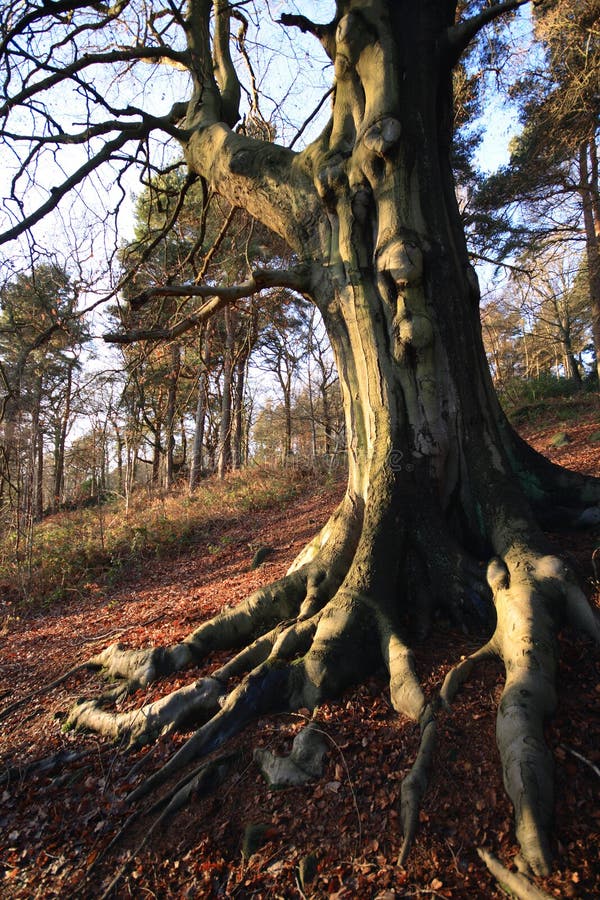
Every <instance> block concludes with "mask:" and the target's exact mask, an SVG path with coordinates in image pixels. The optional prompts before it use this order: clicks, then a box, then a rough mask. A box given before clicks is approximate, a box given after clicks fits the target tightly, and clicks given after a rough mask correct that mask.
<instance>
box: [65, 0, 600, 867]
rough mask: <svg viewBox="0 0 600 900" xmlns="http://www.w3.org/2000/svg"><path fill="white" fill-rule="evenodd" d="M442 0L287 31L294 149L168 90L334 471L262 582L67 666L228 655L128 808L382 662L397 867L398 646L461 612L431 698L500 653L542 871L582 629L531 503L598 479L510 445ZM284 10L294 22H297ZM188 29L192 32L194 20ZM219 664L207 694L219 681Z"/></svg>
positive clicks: (507, 748) (98, 722) (411, 694)
mask: <svg viewBox="0 0 600 900" xmlns="http://www.w3.org/2000/svg"><path fill="white" fill-rule="evenodd" d="M453 14H454V5H453V4H445V3H440V2H433V0H427V2H425V0H424V2H421V3H414V2H410V3H409V2H408V0H400V2H395V0H394V2H392V0H369V2H367V0H354V2H352V3H350V4H347V3H341V2H340V3H339V4H338V15H337V18H336V20H335V22H334V23H333V25H332V26H331V27H323V28H320V29H318V28H314V27H313V28H312V29H311V30H313V31H314V33H315V34H317V35H318V36H320V38H321V40H322V43H323V45H324V47H325V49H326V50H327V52H328V53H329V54H330V56H331V58H332V60H333V63H334V71H335V77H336V82H335V94H334V103H333V112H332V119H331V121H330V123H329V125H328V127H327V128H326V129H325V131H324V132H323V134H322V135H321V137H320V138H319V139H318V140H317V141H316V142H315V143H314V144H312V145H311V146H309V147H308V148H307V149H306V150H305V151H303V152H302V153H299V154H295V153H293V152H291V151H289V150H286V149H284V148H281V147H278V146H277V145H274V144H268V145H266V144H264V145H263V144H261V143H260V142H259V141H253V140H251V139H248V138H246V137H245V136H243V135H241V134H238V133H236V132H234V131H232V130H230V128H229V127H227V126H226V125H225V124H223V123H219V122H217V121H216V120H215V119H214V117H213V118H211V115H212V114H210V115H209V112H208V111H207V110H209V107H210V104H208V102H203V103H200V101H199V99H198V98H199V96H200V94H201V91H198V92H197V95H196V97H195V100H194V102H192V103H191V104H190V107H189V113H188V118H187V120H186V122H185V124H186V126H187V127H188V128H189V129H190V132H191V136H189V138H188V139H186V142H185V151H186V155H187V159H188V163H189V165H190V167H191V169H192V170H193V171H195V172H197V173H198V174H200V175H202V176H203V177H204V178H206V179H207V181H208V182H209V183H210V184H211V186H212V187H213V188H214V189H215V190H216V191H218V192H219V193H221V194H223V195H224V196H225V197H226V198H227V199H228V200H229V201H230V202H231V203H233V204H235V205H239V206H242V207H244V208H245V209H247V210H248V211H249V212H251V213H252V214H253V215H255V216H256V217H257V218H258V219H260V220H261V221H262V222H264V223H265V224H266V225H268V226H269V227H271V228H272V229H274V230H275V231H276V232H277V233H278V234H279V235H280V236H282V237H283V238H285V239H286V240H287V242H288V243H289V244H290V246H291V248H292V250H293V251H294V252H295V254H296V256H297V258H298V260H299V266H298V269H297V270H296V273H297V274H298V273H300V274H298V278H299V279H300V280H301V289H302V292H303V294H304V295H305V296H306V297H308V298H310V299H311V300H312V301H313V302H314V303H315V304H316V305H317V306H318V307H319V309H320V311H321V314H322V316H323V320H324V322H325V326H326V328H327V332H328V334H329V338H330V341H331V345H332V348H333V351H334V354H335V358H336V363H337V368H338V374H339V379H340V385H341V390H342V396H343V401H344V410H345V420H346V434H347V444H348V467H349V473H348V486H347V491H346V496H345V498H344V500H343V502H342V503H341V505H340V507H339V508H338V510H337V511H336V512H335V514H334V515H333V516H332V517H331V519H330V521H329V522H328V523H327V524H326V525H325V527H324V528H323V529H322V530H321V532H320V533H319V534H318V535H317V536H316V537H315V538H314V539H313V541H311V542H310V544H309V545H308V546H307V547H306V548H305V549H304V550H303V551H302V552H301V553H300V555H299V556H298V557H297V559H296V560H295V561H294V563H293V564H292V567H291V569H290V571H289V572H288V575H287V577H286V578H284V579H282V580H281V581H280V582H277V583H275V584H273V585H269V586H268V587H266V588H264V589H262V590H260V591H257V592H256V593H255V594H253V595H252V596H251V597H250V598H248V600H246V601H244V602H242V603H241V604H239V605H238V606H237V607H236V608H235V609H233V610H225V611H224V612H222V613H221V614H220V615H218V616H216V617H215V618H214V619H211V620H209V621H208V622H204V623H202V624H201V625H200V626H199V627H198V628H197V629H196V630H195V631H194V632H193V633H192V634H190V635H189V636H188V637H187V638H186V639H185V640H184V641H183V642H181V643H180V644H177V645H174V646H172V647H168V648H159V649H157V650H154V651H148V650H138V651H131V652H127V651H124V650H123V649H122V648H120V647H119V646H118V645H114V646H113V647H110V648H108V649H107V650H106V651H104V652H103V653H102V654H100V655H99V656H97V657H95V658H94V659H93V660H92V661H91V664H92V665H95V666H102V667H104V668H105V669H106V670H107V671H108V673H109V674H112V675H115V676H121V677H124V678H126V679H127V682H128V686H129V687H130V688H132V687H139V686H140V685H145V684H147V683H148V682H149V681H151V680H153V679H154V678H156V677H157V676H158V675H159V674H160V673H163V672H169V671H172V670H174V669H179V668H182V667H184V666H186V665H189V664H192V663H195V662H197V661H199V660H200V659H201V658H203V657H204V656H205V655H206V654H207V653H209V652H211V651H213V650H218V649H223V648H231V647H235V646H236V647H238V648H239V647H242V649H241V650H240V652H239V653H238V654H237V655H236V656H234V657H233V659H232V660H230V661H229V662H228V663H226V664H225V665H224V666H222V667H221V668H220V669H219V670H217V671H216V672H214V673H213V677H212V678H210V679H205V681H204V683H200V682H198V683H196V684H195V686H194V689H193V690H191V693H192V694H193V696H194V700H193V703H194V709H197V704H205V709H206V710H207V712H208V714H209V715H210V718H209V721H208V722H207V723H206V724H205V725H203V726H202V727H200V728H199V729H198V731H197V732H196V733H195V734H194V736H193V737H192V738H190V739H189V741H188V742H187V743H186V744H184V745H183V746H182V748H181V749H180V750H179V751H178V753H177V754H176V755H175V756H174V757H173V758H172V759H171V760H170V762H169V763H168V764H167V765H165V766H164V767H163V768H162V769H161V770H160V771H159V772H158V773H157V774H156V775H155V776H153V777H151V778H150V779H148V781H147V782H145V783H144V785H143V786H142V787H140V788H139V789H137V790H136V791H135V792H134V794H133V795H132V799H135V800H137V799H139V797H141V796H142V795H143V794H144V793H146V792H147V791H148V790H150V789H153V788H155V787H156V786H157V785H158V784H159V783H161V781H162V780H164V779H165V778H167V777H170V776H171V775H172V774H173V773H174V772H176V771H177V770H178V769H179V768H180V767H181V766H183V765H185V764H187V763H188V762H189V761H190V760H191V759H193V758H194V757H196V756H201V755H204V754H205V753H209V752H211V751H212V750H214V749H215V748H216V747H217V746H219V744H220V743H222V742H223V741H225V740H227V738H228V737H230V736H231V735H232V734H234V733H235V732H236V731H237V730H239V729H240V728H242V727H243V726H244V724H245V723H246V722H247V721H248V720H249V718H251V717H252V716H257V715H261V714H262V713H264V712H267V711H269V710H282V709H298V708H299V707H303V706H307V707H309V708H311V707H314V706H315V705H317V704H318V703H319V702H320V700H321V699H322V698H323V697H326V696H331V695H336V694H339V692H340V691H341V690H343V689H344V688H345V687H346V686H347V685H348V684H351V683H353V682H356V681H357V680H358V679H360V678H362V677H363V676H364V675H365V674H366V673H367V672H369V671H372V670H373V669H375V668H376V667H377V666H380V665H383V666H385V667H386V668H387V671H388V673H389V682H390V694H391V700H392V704H393V706H394V708H395V709H397V710H398V711H400V712H402V713H403V714H405V715H407V716H409V717H410V718H412V719H413V720H415V721H416V722H418V724H419V728H420V731H421V749H420V751H419V754H418V756H417V759H416V761H415V765H414V768H413V771H412V772H411V774H410V775H409V776H408V778H407V779H406V780H405V783H404V787H403V797H402V824H403V828H404V835H405V837H404V847H403V850H402V853H401V859H402V860H404V858H405V854H406V850H407V848H408V846H409V845H410V842H411V840H412V837H413V835H414V830H415V828H416V823H417V821H418V803H419V799H420V796H421V794H422V792H423V790H424V786H425V783H426V769H427V765H428V763H429V760H430V759H431V757H432V752H433V746H434V740H435V732H436V723H435V716H436V703H435V702H432V703H428V702H427V701H426V699H425V696H424V693H423V690H422V688H421V686H420V684H419V681H418V678H417V676H416V674H415V669H414V664H413V659H412V653H411V650H410V640H411V639H412V637H413V636H414V635H415V634H421V635H425V634H427V633H428V631H429V629H430V627H431V625H432V620H433V615H434V613H435V612H436V611H438V610H441V609H445V610H446V611H447V612H448V613H449V614H450V615H452V616H453V617H454V618H456V619H459V620H462V621H465V620H468V619H469V618H472V616H473V611H474V610H478V609H480V608H481V609H483V610H484V611H485V612H486V613H487V614H488V615H489V618H490V620H491V621H494V620H495V622H496V627H495V630H494V634H493V636H492V637H491V639H490V641H489V642H488V643H487V644H486V645H485V647H483V648H482V649H481V650H480V651H479V652H478V653H476V654H474V656H473V657H472V658H470V659H469V660H464V661H463V662H461V663H459V664H458V665H457V667H456V668H455V669H454V670H452V671H451V672H450V673H449V676H448V679H447V683H446V684H445V686H444V690H443V694H442V698H443V699H444V700H445V702H450V700H451V699H452V696H453V694H454V693H455V691H456V689H457V688H458V686H459V685H460V683H461V682H462V681H463V680H464V678H465V677H466V676H467V675H468V671H469V669H470V668H471V667H472V665H473V664H474V663H475V662H476V661H477V660H478V659H480V658H483V657H484V656H487V655H494V656H497V657H498V658H499V659H500V660H502V662H503V663H504V665H505V668H506V686H505V690H504V693H503V697H502V701H501V703H500V706H499V709H498V718H497V741H498V746H499V750H500V754H501V759H502V767H503V773H504V781H505V785H506V789H507V792H508V794H509V796H510V798H511V800H512V802H513V805H514V808H515V821H516V831H517V838H518V840H519V843H520V845H521V849H522V852H523V855H524V856H525V858H526V860H527V861H528V862H529V864H530V866H531V867H532V868H533V869H534V870H535V871H536V872H538V873H542V874H543V873H546V872H547V871H548V867H549V859H550V852H549V843H548V829H549V821H550V813H551V808H552V762H551V758H550V755H549V753H548V750H547V748H546V746H545V743H544V739H543V720H544V717H545V716H546V715H548V714H550V713H551V712H552V709H553V705H554V699H555V698H554V680H555V671H556V633H557V629H558V627H559V623H560V622H561V621H562V620H563V618H565V617H567V618H570V620H571V621H573V622H578V623H579V624H582V625H583V626H584V627H585V628H586V629H587V631H588V632H589V633H590V634H591V635H593V636H594V637H595V638H596V639H597V640H598V637H599V633H600V632H599V629H598V626H597V624H596V622H595V620H594V618H593V616H592V615H591V612H590V611H589V608H588V607H587V606H586V604H585V600H584V598H583V595H582V594H581V592H580V591H579V590H578V589H577V588H576V587H575V585H574V583H573V580H572V577H571V575H570V573H569V572H568V570H567V569H566V567H565V566H564V565H563V564H562V562H561V561H560V560H559V559H557V558H556V557H554V556H552V555H551V553H550V552H549V549H548V545H547V543H546V539H545V537H544V535H543V533H542V531H541V530H540V528H539V526H538V524H537V522H536V518H535V512H536V511H538V510H543V509H544V506H545V504H547V503H556V502H557V501H558V502H562V503H565V504H566V505H573V506H576V505H577V503H579V504H583V503H584V502H586V501H592V502H596V501H598V500H600V486H599V484H598V483H597V482H587V481H586V480H585V479H581V478H578V477H577V476H573V475H569V474H568V473H562V472H561V470H558V469H557V468H556V467H554V466H552V465H551V464H550V463H548V462H547V461H544V460H542V459H541V458H540V457H538V456H537V454H535V453H534V452H533V451H532V450H531V449H529V448H527V446H526V445H524V444H523V442H521V441H520V440H519V439H518V437H517V436H516V435H515V434H514V432H513V431H512V429H511V428H510V426H509V424H508V422H507V420H506V418H505V416H504V415H503V413H502V411H501V409H500V406H499V404H498V401H497V399H496V396H495V394H494V391H493V387H492V383H491V378H490V374H489V370H488V367H487V360H486V356H485V352H484V348H483V341H482V335H481V325H480V320H479V289H478V284H477V278H476V276H475V273H474V271H473V269H472V267H471V265H470V263H469V260H468V256H467V250H466V245H465V241H464V236H463V232H462V226H461V222H460V216H459V211H458V206H457V202H456V197H455V192H454V184H453V177H452V171H451V166H450V149H451V125H452V120H453V116H452V94H451V67H452V63H453V61H454V59H455V57H456V53H457V42H458V44H460V41H461V39H462V38H461V35H462V34H463V32H461V31H460V30H459V31H458V32H453V31H452V30H450V31H448V26H450V25H451V22H452V17H453ZM222 21H225V19H223V20H222ZM284 21H286V22H287V23H288V24H291V25H298V26H299V27H303V28H305V27H307V25H306V20H304V19H302V17H299V18H297V17H284ZM468 36H469V31H468V30H467V32H466V35H465V36H464V41H466V40H468ZM195 40H196V41H197V42H198V46H201V44H202V41H205V42H206V43H208V41H209V32H208V26H207V25H206V27H205V28H204V30H203V29H202V28H201V27H199V28H198V33H197V34H196V35H195ZM221 49H222V48H221ZM458 49H460V47H458ZM225 71H227V66H225ZM198 77H199V76H198ZM225 83H227V78H226V76H225V74H223V73H221V75H220V81H219V84H221V85H223V84H225ZM211 97H212V100H214V96H213V95H211ZM212 100H211V102H212ZM215 102H216V101H215ZM210 108H212V107H210ZM228 390H229V385H227V391H228ZM225 391H226V387H225V386H224V392H225ZM490 558H491V561H490V564H489V566H488V574H487V579H486V580H484V579H483V578H482V576H481V575H480V571H481V563H482V562H483V561H484V560H486V561H487V560H490ZM492 597H493V600H494V603H495V610H494V609H493V608H492ZM243 673H248V674H247V675H246V677H245V678H243V679H242V680H241V682H240V683H239V684H238V686H237V687H235V688H234V690H232V691H231V693H230V694H229V695H228V696H227V697H226V698H225V697H224V694H225V685H226V683H227V681H228V679H229V678H231V677H233V676H234V675H235V676H239V675H240V674H243ZM186 690H188V691H190V689H189V688H186ZM186 696H188V695H187V694H186ZM170 702H171V701H170ZM190 702H191V701H190ZM144 709H145V712H144V714H143V715H141V716H140V717H138V719H137V720H136V722H135V723H132V721H131V714H130V713H125V714H109V713H107V712H106V711H105V710H104V709H102V708H100V707H99V706H98V705H97V704H90V703H89V702H88V703H84V704H81V705H80V706H79V707H76V708H75V709H74V711H73V713H72V721H74V722H76V723H79V724H82V723H83V724H88V725H91V726H92V727H96V728H98V729H100V730H107V731H108V732H109V733H118V734H121V733H122V734H128V735H129V736H130V737H131V739H132V740H136V741H137V740H141V739H144V740H148V739H150V737H153V736H155V734H156V733H157V731H160V730H161V729H162V728H164V727H165V721H164V718H163V712H162V709H163V708H162V707H161V710H157V709H155V708H152V709H149V708H144ZM120 715H121V716H123V715H124V716H125V717H126V718H120V717H119V716H120ZM107 717H108V718H107ZM173 721H174V720H173Z"/></svg>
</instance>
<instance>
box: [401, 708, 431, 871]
mask: <svg viewBox="0 0 600 900" xmlns="http://www.w3.org/2000/svg"><path fill="white" fill-rule="evenodd" d="M419 728H420V730H421V740H420V743H419V752H418V753H417V757H416V759H415V761H414V763H413V766H412V768H411V770H410V772H409V773H408V775H407V776H406V778H405V779H404V780H403V782H402V790H401V795H400V818H401V822H402V831H403V834H404V839H403V841H402V847H401V848H400V853H399V855H398V865H399V866H403V865H405V864H406V861H407V859H408V854H409V853H410V849H411V847H412V844H413V841H414V838H415V835H416V833H417V828H418V823H419V810H420V807H421V800H422V799H423V795H424V793H425V790H426V788H427V781H428V775H429V768H430V766H431V760H432V757H433V751H434V750H435V741H436V731H437V725H436V721H435V709H434V707H433V705H428V706H426V707H425V709H424V710H423V713H422V715H421V719H420V720H419Z"/></svg>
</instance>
